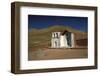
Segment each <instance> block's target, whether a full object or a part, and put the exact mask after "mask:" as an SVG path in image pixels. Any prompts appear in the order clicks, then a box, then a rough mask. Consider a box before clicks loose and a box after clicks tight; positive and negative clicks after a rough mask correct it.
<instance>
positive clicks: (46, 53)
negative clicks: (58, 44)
mask: <svg viewBox="0 0 100 76" xmlns="http://www.w3.org/2000/svg"><path fill="white" fill-rule="evenodd" d="M87 57H88V51H87V49H85V48H84V49H81V48H77V49H76V48H75V49H70V48H67V49H66V48H64V49H51V48H49V49H38V50H37V51H29V52H28V60H52V59H74V58H87Z"/></svg>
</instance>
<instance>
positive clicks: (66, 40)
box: [51, 30, 75, 48]
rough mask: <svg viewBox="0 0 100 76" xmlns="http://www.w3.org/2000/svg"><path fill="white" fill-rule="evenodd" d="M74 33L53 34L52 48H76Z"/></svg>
mask: <svg viewBox="0 0 100 76" xmlns="http://www.w3.org/2000/svg"><path fill="white" fill-rule="evenodd" d="M74 41H75V40H74V33H72V32H68V31H66V30H65V31H62V32H52V38H51V47H52V48H73V47H74V46H75V42H74Z"/></svg>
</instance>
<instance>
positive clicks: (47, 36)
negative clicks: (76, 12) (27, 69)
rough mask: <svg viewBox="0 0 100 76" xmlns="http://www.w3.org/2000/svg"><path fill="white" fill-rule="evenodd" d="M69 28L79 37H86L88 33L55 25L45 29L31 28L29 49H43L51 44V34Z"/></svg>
mask: <svg viewBox="0 0 100 76" xmlns="http://www.w3.org/2000/svg"><path fill="white" fill-rule="evenodd" d="M64 30H67V31H69V32H73V33H75V35H77V37H76V38H77V39H81V38H84V37H85V38H86V37H87V33H86V32H82V31H79V30H76V29H73V28H71V27H66V26H60V25H55V26H52V27H48V28H44V29H34V28H33V29H31V30H30V29H29V32H28V47H29V51H30V50H31V51H32V50H37V49H43V48H45V47H50V45H51V34H52V32H54V31H64Z"/></svg>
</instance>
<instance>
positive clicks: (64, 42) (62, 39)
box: [60, 35, 68, 48]
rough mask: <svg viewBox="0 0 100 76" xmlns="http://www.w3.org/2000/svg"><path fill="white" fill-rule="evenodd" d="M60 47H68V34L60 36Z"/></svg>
mask: <svg viewBox="0 0 100 76" xmlns="http://www.w3.org/2000/svg"><path fill="white" fill-rule="evenodd" d="M60 47H61V48H64V47H65V48H66V47H68V45H67V40H66V36H65V35H61V36H60Z"/></svg>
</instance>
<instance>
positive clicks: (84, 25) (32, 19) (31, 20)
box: [28, 15, 88, 32]
mask: <svg viewBox="0 0 100 76" xmlns="http://www.w3.org/2000/svg"><path fill="white" fill-rule="evenodd" d="M54 25H61V26H68V27H71V28H74V29H76V30H80V31H83V32H87V29H88V18H87V17H71V16H43V15H28V29H31V28H35V29H43V28H47V27H50V26H54Z"/></svg>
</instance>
